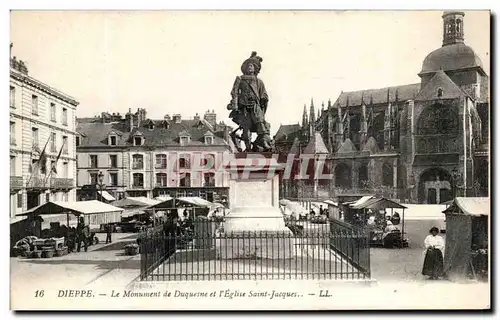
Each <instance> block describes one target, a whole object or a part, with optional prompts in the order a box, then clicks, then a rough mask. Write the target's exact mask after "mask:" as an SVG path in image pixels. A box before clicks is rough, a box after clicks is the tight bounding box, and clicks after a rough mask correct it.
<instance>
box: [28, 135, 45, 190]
mask: <svg viewBox="0 0 500 320" xmlns="http://www.w3.org/2000/svg"><path fill="white" fill-rule="evenodd" d="M49 140H50V135H49V138H48V139H47V142H45V146H44V147H43V149H42V152H41V153H40V157H39V158H38V160H37V162H36V164H37V168H38V169H39V168H40V160H42V157H44V156H45V149H46V148H47V145H48V144H49ZM32 152H33V150H32ZM31 159H33V158H31ZM30 165H31V164H30ZM34 172H35V168H34V167H33V168H31V174H30V177H29V179H28V182H27V183H26V187H28V186H29V184H30V182H31V178H32V177H33V173H34ZM44 185H45V184H44Z"/></svg>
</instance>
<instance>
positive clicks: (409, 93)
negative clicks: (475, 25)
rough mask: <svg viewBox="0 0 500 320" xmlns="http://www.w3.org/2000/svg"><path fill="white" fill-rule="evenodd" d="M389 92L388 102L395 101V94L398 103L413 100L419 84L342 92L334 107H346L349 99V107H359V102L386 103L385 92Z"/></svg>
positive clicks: (367, 103)
mask: <svg viewBox="0 0 500 320" xmlns="http://www.w3.org/2000/svg"><path fill="white" fill-rule="evenodd" d="M388 91H389V101H390V102H395V101H396V92H397V100H398V101H406V100H412V99H414V97H415V95H416V94H417V93H418V92H419V91H420V83H414V84H406V85H401V86H394V87H385V88H379V89H367V90H359V91H348V92H342V93H341V94H340V95H339V97H338V98H337V101H336V102H335V103H334V106H338V105H340V106H341V107H345V106H347V99H348V98H349V106H360V105H361V101H364V103H365V104H366V105H370V104H371V103H373V104H382V103H387V92H388Z"/></svg>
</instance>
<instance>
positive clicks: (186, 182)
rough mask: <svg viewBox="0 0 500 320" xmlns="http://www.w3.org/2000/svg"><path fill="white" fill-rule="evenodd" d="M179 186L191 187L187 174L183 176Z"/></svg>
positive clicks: (189, 175) (189, 176)
mask: <svg viewBox="0 0 500 320" xmlns="http://www.w3.org/2000/svg"><path fill="white" fill-rule="evenodd" d="M179 185H180V186H181V187H190V186H191V174H190V173H189V172H185V173H184V174H183V176H182V178H181V180H180V183H179Z"/></svg>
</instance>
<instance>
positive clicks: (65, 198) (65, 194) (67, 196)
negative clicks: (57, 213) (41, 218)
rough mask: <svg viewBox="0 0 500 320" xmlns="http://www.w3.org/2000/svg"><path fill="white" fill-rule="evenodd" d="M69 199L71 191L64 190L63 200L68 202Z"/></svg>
mask: <svg viewBox="0 0 500 320" xmlns="http://www.w3.org/2000/svg"><path fill="white" fill-rule="evenodd" d="M68 200H69V192H64V193H63V201H65V202H68Z"/></svg>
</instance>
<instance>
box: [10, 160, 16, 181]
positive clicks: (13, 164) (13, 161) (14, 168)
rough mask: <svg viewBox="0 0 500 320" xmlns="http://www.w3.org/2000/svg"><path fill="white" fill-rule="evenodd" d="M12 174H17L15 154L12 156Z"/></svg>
mask: <svg viewBox="0 0 500 320" xmlns="http://www.w3.org/2000/svg"><path fill="white" fill-rule="evenodd" d="M10 175H11V176H15V175H16V157H15V156H10Z"/></svg>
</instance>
